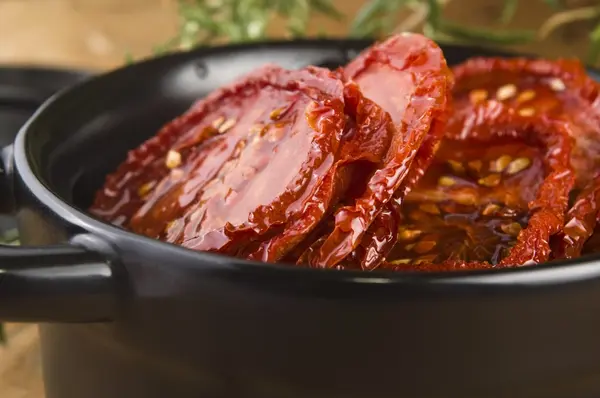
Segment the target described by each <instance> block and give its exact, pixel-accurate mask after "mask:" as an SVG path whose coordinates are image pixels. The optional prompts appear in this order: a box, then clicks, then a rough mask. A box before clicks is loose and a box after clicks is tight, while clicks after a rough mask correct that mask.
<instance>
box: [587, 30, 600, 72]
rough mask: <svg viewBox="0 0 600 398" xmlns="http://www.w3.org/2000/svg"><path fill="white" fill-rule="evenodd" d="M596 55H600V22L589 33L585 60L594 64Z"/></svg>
mask: <svg viewBox="0 0 600 398" xmlns="http://www.w3.org/2000/svg"><path fill="white" fill-rule="evenodd" d="M598 56H600V23H599V24H597V25H596V27H595V28H594V30H592V33H590V48H589V50H588V58H587V62H588V63H589V64H591V65H595V64H596V63H597V62H598Z"/></svg>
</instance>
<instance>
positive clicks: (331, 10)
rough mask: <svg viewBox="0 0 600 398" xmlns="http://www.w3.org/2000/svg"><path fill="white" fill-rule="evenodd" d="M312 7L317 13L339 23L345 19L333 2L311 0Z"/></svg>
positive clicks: (328, 0)
mask: <svg viewBox="0 0 600 398" xmlns="http://www.w3.org/2000/svg"><path fill="white" fill-rule="evenodd" d="M310 7H311V8H314V9H315V11H318V12H319V13H321V14H323V15H326V16H328V17H331V18H333V19H335V20H337V21H342V20H344V19H345V15H344V14H342V13H341V12H340V10H338V9H337V8H335V5H333V3H332V2H331V0H310Z"/></svg>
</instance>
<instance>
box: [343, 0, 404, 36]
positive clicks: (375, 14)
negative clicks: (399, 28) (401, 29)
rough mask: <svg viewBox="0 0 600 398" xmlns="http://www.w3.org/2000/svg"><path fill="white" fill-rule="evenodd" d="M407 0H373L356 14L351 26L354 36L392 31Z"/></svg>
mask: <svg viewBox="0 0 600 398" xmlns="http://www.w3.org/2000/svg"><path fill="white" fill-rule="evenodd" d="M407 3H408V1H407V0H372V1H370V2H367V3H366V4H365V5H364V6H363V7H361V9H360V10H359V11H358V13H357V14H356V17H355V18H354V21H353V22H352V25H351V27H350V36H352V37H377V36H382V35H385V34H389V33H391V31H392V30H393V29H394V27H395V24H396V22H397V17H398V12H399V11H400V9H401V8H402V7H403V6H405V5H406V4H407Z"/></svg>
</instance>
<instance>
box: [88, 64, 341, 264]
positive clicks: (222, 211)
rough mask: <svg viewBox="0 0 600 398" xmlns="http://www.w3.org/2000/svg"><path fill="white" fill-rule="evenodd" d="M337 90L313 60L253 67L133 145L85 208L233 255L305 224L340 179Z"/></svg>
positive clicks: (324, 204)
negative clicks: (296, 66) (303, 65)
mask: <svg viewBox="0 0 600 398" xmlns="http://www.w3.org/2000/svg"><path fill="white" fill-rule="evenodd" d="M343 90H344V87H343V84H342V82H341V81H340V80H339V79H337V78H336V77H335V76H334V75H333V74H332V73H331V72H330V71H327V70H325V69H320V68H307V69H304V70H300V71H287V70H284V69H281V68H279V67H275V66H268V67H265V68H262V69H260V70H258V71H256V72H254V73H251V74H250V75H248V76H246V77H245V78H243V79H241V80H240V81H238V82H237V83H235V84H233V85H231V86H229V87H226V88H224V89H221V90H219V91H217V92H215V93H213V94H211V95H209V96H208V97H207V98H206V99H204V100H202V101H200V102H199V103H198V104H197V105H195V106H194V107H193V108H192V109H191V110H190V111H189V112H188V113H187V114H186V115H184V116H182V117H181V118H179V119H177V120H175V121H174V122H173V123H171V124H169V125H167V126H166V127H165V128H163V129H162V130H161V132H159V134H158V135H157V136H156V137H154V138H152V139H150V140H149V141H148V142H146V143H145V144H144V145H142V146H141V147H140V148H138V149H136V150H134V151H132V152H131V153H130V155H129V157H128V159H127V161H126V162H125V163H124V164H123V165H122V166H120V168H119V169H118V170H117V172H116V173H115V174H113V175H112V176H110V177H109V178H108V179H107V184H106V186H105V188H104V189H103V191H102V192H100V193H99V194H98V196H97V198H96V202H95V204H94V206H93V208H92V211H93V212H94V213H95V214H97V215H100V216H102V217H104V218H105V219H109V220H110V221H113V222H114V221H115V220H118V221H120V222H121V223H122V224H124V225H125V226H126V227H128V228H129V229H131V230H133V231H134V232H137V233H141V234H144V235H147V236H151V237H155V238H159V239H163V240H166V241H169V242H173V243H178V244H181V245H183V246H186V247H190V248H193V249H199V250H221V249H223V250H224V251H226V252H228V253H232V254H235V251H236V250H238V248H237V246H240V245H243V246H247V245H249V244H250V243H251V242H252V241H253V240H256V239H258V237H264V236H266V237H268V236H269V235H271V236H272V235H276V234H280V233H282V231H284V230H285V228H286V226H287V225H288V224H289V223H293V221H295V220H299V219H301V220H303V222H304V223H305V224H307V226H306V230H310V224H311V223H313V224H316V223H317V222H318V221H319V220H320V218H321V216H322V215H323V214H324V213H325V212H326V210H327V209H328V208H329V206H330V201H331V198H332V197H333V196H335V195H334V192H335V191H336V189H337V188H338V185H339V184H340V181H344V180H345V179H344V178H337V177H338V176H335V175H332V173H334V172H335V170H336V169H335V167H334V166H335V165H336V161H337V153H338V152H339V146H340V140H341V138H342V133H343V132H344V129H345V127H346V115H345V114H344V97H343ZM324 181H328V184H327V185H326V186H325V185H323V182H324ZM148 184H150V186H148ZM125 202H126V203H127V205H126V206H119V204H120V203H125ZM236 237H237V238H239V239H237V240H236Z"/></svg>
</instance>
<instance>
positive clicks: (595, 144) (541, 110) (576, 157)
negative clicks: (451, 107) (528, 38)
mask: <svg viewBox="0 0 600 398" xmlns="http://www.w3.org/2000/svg"><path fill="white" fill-rule="evenodd" d="M452 72H453V73H454V76H455V80H456V86H455V90H454V100H455V103H456V114H457V117H459V118H460V117H462V116H461V114H462V113H465V114H468V113H470V112H472V110H473V105H474V104H473V102H477V101H473V100H474V97H470V95H472V94H480V95H484V94H485V96H486V99H488V100H498V101H501V102H502V103H503V104H504V105H506V106H508V107H510V108H512V109H515V110H517V111H522V112H523V113H524V114H527V115H528V116H527V117H530V118H536V117H545V118H551V119H555V120H562V121H564V122H566V123H568V124H569V125H570V132H571V134H572V137H573V138H574V140H575V145H574V146H573V151H572V154H571V164H572V165H573V167H574V169H575V171H576V175H577V186H578V187H579V188H584V187H585V186H586V185H587V184H588V182H589V181H591V180H592V179H593V178H595V177H596V175H597V173H598V171H599V170H600V98H599V86H598V83H597V82H596V81H595V80H593V79H592V78H590V77H589V76H588V75H587V73H586V70H585V68H584V67H583V65H582V64H581V62H579V61H578V60H575V59H573V60H569V59H560V60H556V61H549V60H544V59H528V58H480V57H477V58H471V59H469V60H468V61H466V62H464V63H462V64H460V65H457V66H455V67H453V69H452ZM513 87H514V88H513Z"/></svg>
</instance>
